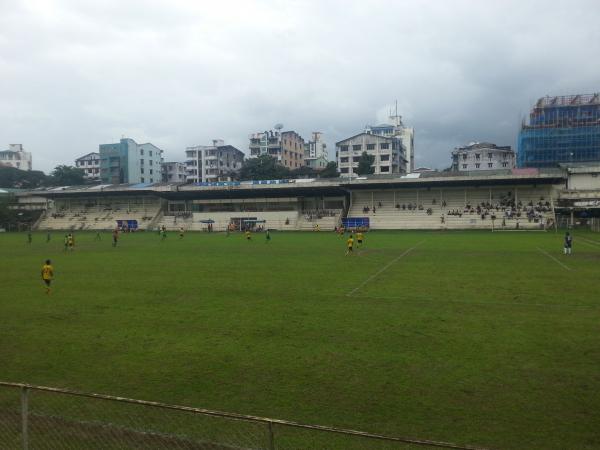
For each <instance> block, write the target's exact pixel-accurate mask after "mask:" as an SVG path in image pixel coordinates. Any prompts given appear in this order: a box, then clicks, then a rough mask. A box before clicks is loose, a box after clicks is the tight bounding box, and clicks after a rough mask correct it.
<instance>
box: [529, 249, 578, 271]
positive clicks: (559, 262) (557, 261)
mask: <svg viewBox="0 0 600 450" xmlns="http://www.w3.org/2000/svg"><path fill="white" fill-rule="evenodd" d="M536 248H537V249H538V250H539V251H540V252H541V253H542V254H544V255H546V256H547V257H548V258H550V259H552V260H553V261H554V262H556V263H558V264H560V265H561V266H562V267H563V268H564V269H566V270H573V269H571V268H570V267H569V266H567V265H565V264H563V263H562V262H561V261H559V260H558V259H556V258H555V257H554V256H552V255H551V254H550V253H548V252H546V251H544V250H542V249H541V248H539V247H536Z"/></svg>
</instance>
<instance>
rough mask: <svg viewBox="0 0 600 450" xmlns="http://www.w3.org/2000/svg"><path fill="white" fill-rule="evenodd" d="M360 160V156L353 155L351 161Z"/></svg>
mask: <svg viewBox="0 0 600 450" xmlns="http://www.w3.org/2000/svg"><path fill="white" fill-rule="evenodd" d="M358 161H360V156H355V157H354V158H352V162H358Z"/></svg>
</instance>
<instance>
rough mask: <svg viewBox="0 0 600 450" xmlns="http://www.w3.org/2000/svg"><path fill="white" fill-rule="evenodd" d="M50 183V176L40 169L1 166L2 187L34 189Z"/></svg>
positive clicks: (0, 183) (0, 181) (0, 184)
mask: <svg viewBox="0 0 600 450" xmlns="http://www.w3.org/2000/svg"><path fill="white" fill-rule="evenodd" d="M48 184H49V179H48V177H47V176H46V174H45V173H44V172H41V171H39V170H20V169H17V168H15V167H7V166H0V187H5V188H17V189H33V188H36V187H40V186H46V185H48Z"/></svg>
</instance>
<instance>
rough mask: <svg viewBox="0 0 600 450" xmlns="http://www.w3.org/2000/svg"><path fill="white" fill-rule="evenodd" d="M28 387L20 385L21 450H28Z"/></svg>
mask: <svg viewBox="0 0 600 450" xmlns="http://www.w3.org/2000/svg"><path fill="white" fill-rule="evenodd" d="M28 416H29V389H28V388H27V387H25V386H23V387H21V440H22V442H23V450H29V430H28V425H29V418H28Z"/></svg>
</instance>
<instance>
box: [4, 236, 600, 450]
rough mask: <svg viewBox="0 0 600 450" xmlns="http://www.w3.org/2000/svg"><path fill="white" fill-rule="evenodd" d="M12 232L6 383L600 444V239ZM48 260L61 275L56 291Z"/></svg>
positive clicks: (339, 422)
mask: <svg viewBox="0 0 600 450" xmlns="http://www.w3.org/2000/svg"><path fill="white" fill-rule="evenodd" d="M62 236H64V233H53V234H52V240H51V241H50V242H49V243H46V242H45V241H46V234H45V233H43V234H42V233H38V234H34V236H33V242H32V244H28V243H27V236H26V235H25V234H3V235H0V250H1V253H2V258H0V274H1V275H0V277H1V278H0V279H1V290H0V379H2V380H5V381H23V382H28V383H32V384H42V385H49V386H57V387H67V388H72V389H78V390H83V391H91V392H99V393H105V394H112V395H122V396H127V397H133V398H141V399H147V400H156V401H163V402H167V403H174V404H183V405H190V406H198V407H205V408H211V409H217V410H224V411H231V412H239V413H244V414H253V415H261V416H267V417H274V418H283V419H289V420H296V421H300V422H307V423H318V424H324V425H333V426H338V427H347V428H355V429H361V430H365V431H371V432H376V433H383V434H391V435H401V436H409V437H415V438H423V439H433V440H441V441H451V442H456V443H467V444H474V445H481V446H486V447H491V448H507V449H517V448H518V449H531V448H544V449H564V448H577V449H587V448H589V449H592V448H600V431H599V430H600V266H599V263H600V236H599V235H594V234H581V233H580V234H575V242H574V254H573V255H572V256H570V257H567V256H564V255H562V234H560V233H559V234H554V233H538V232H504V233H489V232H448V233H441V232H372V233H368V234H367V236H366V244H365V245H364V246H363V248H362V249H357V251H355V254H354V255H352V256H347V257H346V256H344V253H345V238H341V237H339V236H337V235H335V234H333V233H330V232H320V233H276V232H274V233H272V241H271V242H270V243H266V242H265V240H264V235H261V234H254V235H253V238H252V241H250V242H247V241H246V240H245V239H244V238H243V236H242V235H241V234H232V235H231V236H229V237H226V236H225V235H224V234H221V233H215V234H205V233H201V234H192V233H187V234H186V236H185V237H184V239H182V240H180V239H179V238H178V236H177V233H170V234H169V236H168V238H167V239H166V240H165V241H164V242H162V241H161V239H160V237H159V236H158V235H157V234H156V233H137V234H129V235H121V238H120V240H119V245H118V247H117V248H112V247H111V238H110V234H109V233H106V234H103V235H102V241H99V242H98V241H95V233H78V234H76V250H75V251H74V252H73V253H65V252H64V251H63V245H62ZM46 258H50V259H52V262H53V264H54V268H55V272H56V277H55V282H54V286H53V287H54V292H53V294H52V296H50V297H47V296H46V295H45V294H44V288H43V285H42V282H41V279H40V269H41V266H42V264H43V261H44V260H45V259H46Z"/></svg>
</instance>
